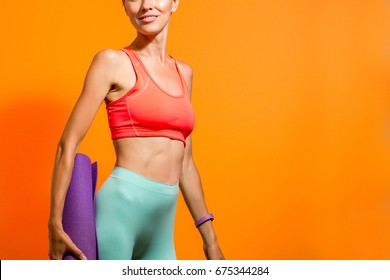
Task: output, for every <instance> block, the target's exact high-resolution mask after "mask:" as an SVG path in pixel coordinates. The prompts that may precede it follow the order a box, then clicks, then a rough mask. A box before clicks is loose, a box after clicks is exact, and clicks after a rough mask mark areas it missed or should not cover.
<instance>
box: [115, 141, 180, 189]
mask: <svg viewBox="0 0 390 280" xmlns="http://www.w3.org/2000/svg"><path fill="white" fill-rule="evenodd" d="M113 143H114V148H115V153H116V156H117V160H116V163H115V165H117V166H120V167H123V168H126V169H129V170H131V171H134V172H136V173H138V174H140V175H142V176H144V177H146V178H149V179H152V180H155V181H158V182H161V183H165V184H176V183H177V182H178V181H179V178H180V173H181V167H182V162H183V157H184V145H183V142H182V141H179V140H174V139H170V138H166V137H128V138H120V139H116V140H113Z"/></svg>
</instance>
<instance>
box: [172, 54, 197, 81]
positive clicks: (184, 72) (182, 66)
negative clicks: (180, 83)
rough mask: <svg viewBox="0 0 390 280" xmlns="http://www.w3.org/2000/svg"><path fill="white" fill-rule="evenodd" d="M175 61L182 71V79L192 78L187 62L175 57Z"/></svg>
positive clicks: (190, 68)
mask: <svg viewBox="0 0 390 280" xmlns="http://www.w3.org/2000/svg"><path fill="white" fill-rule="evenodd" d="M176 62H177V66H178V67H179V69H180V72H181V73H182V75H183V77H184V79H186V80H192V76H193V71H192V67H191V66H190V65H189V64H188V63H185V62H184V61H182V60H180V59H176Z"/></svg>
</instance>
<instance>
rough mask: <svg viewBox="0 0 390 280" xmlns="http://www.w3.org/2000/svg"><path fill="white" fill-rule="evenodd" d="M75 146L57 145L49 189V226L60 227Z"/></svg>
mask: <svg viewBox="0 0 390 280" xmlns="http://www.w3.org/2000/svg"><path fill="white" fill-rule="evenodd" d="M76 151H77V147H71V146H65V145H61V144H59V145H58V148H57V152H56V157H55V162H54V168H53V174H52V181H51V190H50V218H49V226H56V227H62V213H63V209H64V203H65V198H66V193H67V191H68V187H69V183H70V180H71V176H72V170H73V165H74V157H75V155H76Z"/></svg>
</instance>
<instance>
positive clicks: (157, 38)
mask: <svg viewBox="0 0 390 280" xmlns="http://www.w3.org/2000/svg"><path fill="white" fill-rule="evenodd" d="M167 40H168V26H166V27H165V28H164V30H163V31H161V32H160V33H159V34H157V35H154V36H148V35H145V34H141V33H140V32H137V37H136V38H135V39H134V41H133V42H132V43H131V44H130V46H131V48H132V49H134V50H137V51H139V53H140V54H141V55H144V56H149V57H154V58H155V59H156V60H157V61H158V62H160V63H165V61H166V58H167V50H166V48H167Z"/></svg>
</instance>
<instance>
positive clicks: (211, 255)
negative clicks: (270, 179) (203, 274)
mask: <svg viewBox="0 0 390 280" xmlns="http://www.w3.org/2000/svg"><path fill="white" fill-rule="evenodd" d="M203 251H204V254H205V255H206V258H207V259H208V260H224V259H225V257H224V256H223V254H222V251H221V248H220V247H219V245H218V243H216V244H213V245H208V244H203Z"/></svg>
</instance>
